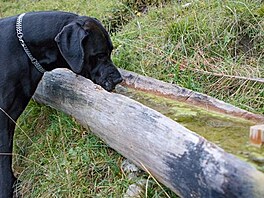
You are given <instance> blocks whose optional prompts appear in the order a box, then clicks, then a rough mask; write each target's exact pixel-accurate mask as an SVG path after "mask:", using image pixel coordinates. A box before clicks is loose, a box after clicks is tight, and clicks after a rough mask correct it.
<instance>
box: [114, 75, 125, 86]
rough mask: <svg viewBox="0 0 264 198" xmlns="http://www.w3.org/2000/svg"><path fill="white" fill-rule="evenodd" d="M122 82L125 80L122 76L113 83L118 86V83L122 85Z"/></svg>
mask: <svg viewBox="0 0 264 198" xmlns="http://www.w3.org/2000/svg"><path fill="white" fill-rule="evenodd" d="M122 81H123V78H122V77H121V76H120V77H118V78H116V79H114V80H113V83H114V84H118V83H121V82H122Z"/></svg>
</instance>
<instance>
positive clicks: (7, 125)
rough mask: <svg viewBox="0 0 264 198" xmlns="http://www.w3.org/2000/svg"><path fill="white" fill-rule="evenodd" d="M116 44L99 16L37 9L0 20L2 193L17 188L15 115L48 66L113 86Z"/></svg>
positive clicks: (2, 195) (5, 197)
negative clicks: (14, 170)
mask: <svg viewBox="0 0 264 198" xmlns="http://www.w3.org/2000/svg"><path fill="white" fill-rule="evenodd" d="M22 19H23V20H22ZM16 28H17V29H16ZM22 45H23V46H24V47H22ZM112 50H113V46H112V42H111V40H110V37H109V35H108V33H107V32H106V30H105V29H104V28H103V26H102V25H101V23H100V22H99V21H98V20H96V19H94V18H90V17H86V16H78V15H75V14H72V13H66V12H35V13H34V12H33V13H27V14H25V15H23V16H22V15H20V17H19V18H18V16H14V17H9V18H4V19H1V20H0V108H1V109H0V198H8V197H12V194H13V184H14V183H15V181H16V178H15V177H14V175H13V172H12V167H11V164H12V146H13V134H14V128H15V123H14V121H16V120H17V118H18V117H19V116H20V114H21V113H22V112H23V110H24V109H25V107H26V106H27V104H28V102H29V100H30V98H31V97H32V95H33V94H34V92H35V89H36V87H37V85H38V83H39V81H40V80H41V77H42V75H43V73H41V72H43V71H42V70H46V71H50V70H52V69H54V68H58V67H66V68H69V69H71V70H72V71H73V72H75V73H77V74H80V75H82V76H84V77H86V78H89V79H91V80H92V81H93V82H95V83H97V84H99V85H101V86H102V87H103V88H104V89H106V90H107V91H111V90H113V89H114V87H115V85H116V84H118V83H120V82H121V81H122V78H121V75H120V73H119V72H118V70H117V69H116V67H115V65H114V64H113V63H112V61H111V58H110V55H111V51H112ZM38 63H39V64H38ZM40 65H41V66H40ZM37 68H38V69H37Z"/></svg>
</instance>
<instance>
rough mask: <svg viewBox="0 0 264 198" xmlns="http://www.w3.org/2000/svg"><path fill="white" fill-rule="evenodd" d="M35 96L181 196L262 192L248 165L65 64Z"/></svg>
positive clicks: (260, 177) (260, 179)
mask: <svg viewBox="0 0 264 198" xmlns="http://www.w3.org/2000/svg"><path fill="white" fill-rule="evenodd" d="M34 98H35V100H37V101H38V102H40V103H44V104H47V105H49V106H51V107H54V108H56V109H59V110H62V111H64V112H66V113H67V114H69V115H72V116H73V117H75V118H76V119H77V120H78V121H79V122H80V123H81V124H82V125H83V126H85V127H89V128H90V129H91V130H92V131H93V132H94V133H95V134H96V135H97V136H99V137H100V138H102V139H103V140H104V141H105V142H106V143H107V144H108V145H109V146H110V147H112V148H113V149H115V150H116V151H117V152H119V153H121V154H122V155H123V156H125V157H127V158H128V159H130V160H131V161H133V162H134V163H135V164H137V165H138V166H140V167H142V169H145V170H146V169H147V170H148V171H149V172H150V173H151V174H152V175H154V176H155V177H156V178H157V179H158V180H159V181H160V182H161V183H163V184H165V185H166V186H168V187H169V188H170V189H172V190H173V191H174V192H175V193H176V194H178V195H180V196H181V197H214V198H215V197H239V198H243V197H244V198H248V197H261V198H262V197H264V188H263V184H264V174H263V173H261V172H259V171H257V170H256V169H255V168H254V167H252V166H251V165H249V164H247V163H246V162H243V161H241V160H240V159H238V158H237V157H235V156H233V155H231V154H228V153H226V152H225V151H224V150H223V149H221V148H219V147H218V146H216V145H214V144H213V143H210V142H209V141H207V140H205V139H204V138H203V137H201V136H199V135H197V134H195V133H193V132H192V131H190V130H188V129H186V128H185V127H183V126H182V125H180V124H178V123H177V122H175V121H173V120H171V119H169V118H167V117H165V116H164V115H162V114H160V113H158V112H157V111H154V110H152V109H150V108H148V107H146V106H144V105H142V104H140V103H139V102H136V101H134V100H132V99H130V98H128V97H125V96H122V95H119V94H115V93H109V92H106V91H105V90H103V89H102V88H101V87H100V86H98V85H95V84H93V83H92V82H91V81H89V80H87V79H85V78H83V77H81V76H76V74H73V73H72V72H70V71H68V70H66V69H57V70H54V71H52V72H48V73H46V74H45V75H44V77H43V79H42V81H41V83H40V84H39V86H38V89H37V91H36V93H35V96H34Z"/></svg>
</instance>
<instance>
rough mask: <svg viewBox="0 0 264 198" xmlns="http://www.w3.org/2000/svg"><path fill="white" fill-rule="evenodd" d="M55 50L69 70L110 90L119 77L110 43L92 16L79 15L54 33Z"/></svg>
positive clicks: (106, 34)
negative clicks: (59, 53)
mask: <svg viewBox="0 0 264 198" xmlns="http://www.w3.org/2000/svg"><path fill="white" fill-rule="evenodd" d="M55 41H56V42H57V45H58V47H59V50H60V52H61V54H62V56H63V58H64V59H65V60H66V62H67V63H68V64H69V66H70V68H71V69H72V70H73V72H75V73H77V74H80V75H82V76H84V77H86V78H89V79H91V80H92V81H93V82H94V83H96V84H99V85H101V86H102V87H103V88H104V89H106V90H107V91H112V90H113V89H114V88H115V85H116V84H118V83H120V82H121V81H122V77H121V75H120V73H119V71H118V70H117V68H116V67H115V65H114V64H113V62H112V60H111V52H112V50H113V45H112V42H111V40H110V37H109V35H108V33H107V31H106V30H105V29H104V27H103V26H102V24H101V23H100V22H99V21H98V20H97V19H94V18H90V17H79V19H78V20H76V21H74V22H72V23H70V24H68V25H66V26H65V27H64V28H63V29H62V31H61V32H60V33H59V34H58V35H57V36H56V38H55Z"/></svg>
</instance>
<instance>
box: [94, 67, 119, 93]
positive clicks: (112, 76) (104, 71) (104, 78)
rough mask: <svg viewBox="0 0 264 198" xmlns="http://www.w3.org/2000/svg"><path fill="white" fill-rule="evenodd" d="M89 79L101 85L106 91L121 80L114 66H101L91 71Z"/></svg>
mask: <svg viewBox="0 0 264 198" xmlns="http://www.w3.org/2000/svg"><path fill="white" fill-rule="evenodd" d="M91 80H92V81H93V82H94V83H96V84H98V85H100V86H101V87H103V88H104V89H105V90H106V91H113V90H114V89H115V86H116V85H117V84H119V83H121V82H122V81H123V78H122V77H121V74H120V73H119V71H118V70H117V69H116V68H115V66H113V65H110V66H104V67H103V66H101V67H98V68H97V70H96V71H92V73H91Z"/></svg>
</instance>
